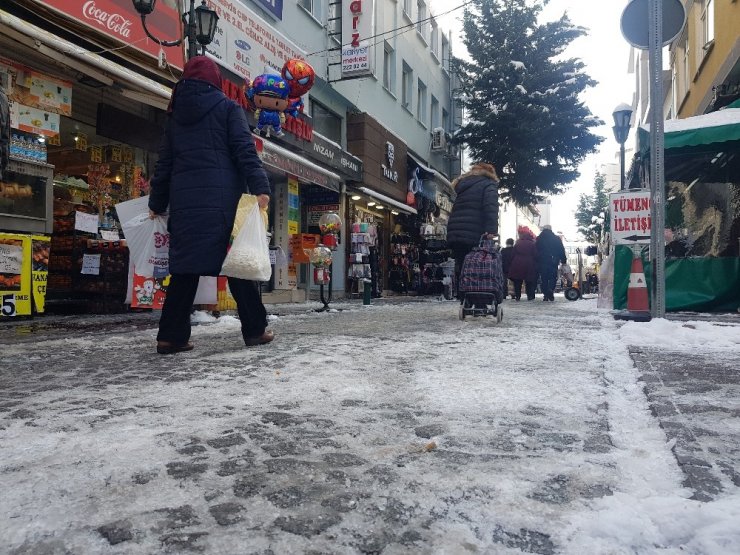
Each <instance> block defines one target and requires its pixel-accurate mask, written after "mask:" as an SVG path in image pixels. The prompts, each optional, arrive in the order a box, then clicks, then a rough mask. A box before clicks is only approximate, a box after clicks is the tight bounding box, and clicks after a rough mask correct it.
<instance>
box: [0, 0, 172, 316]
mask: <svg viewBox="0 0 740 555" xmlns="http://www.w3.org/2000/svg"><path fill="white" fill-rule="evenodd" d="M41 4H44V5H48V6H49V7H51V8H53V9H54V10H55V12H54V13H55V15H56V20H57V21H60V18H59V16H62V17H64V16H69V17H70V18H72V17H74V15H75V14H73V13H71V12H69V13H67V10H68V9H69V10H74V9H76V7H75V6H71V5H70V6H67V4H65V3H59V8H58V10H57V8H56V3H55V2H42V3H41ZM78 7H79V6H78ZM40 9H43V7H40ZM131 11H132V13H133V14H135V12H133V7H132V8H131ZM171 15H172V17H173V18H174V22H175V26H177V24H178V21H179V16H178V14H177V12H176V11H173V12H172V14H171ZM132 17H133V15H132ZM80 21H82V22H83V23H80V22H78V21H76V20H75V21H72V20H70V21H69V22H68V23H69V25H70V26H85V25H90V26H93V25H95V23H91V22H89V21H88V20H86V19H85V18H81V19H80ZM0 22H1V23H2V25H0V51H2V52H3V56H2V57H0V79H2V82H3V86H4V88H5V89H6V91H7V92H8V96H9V99H10V102H11V129H12V141H11V167H10V170H11V171H10V172H9V173H8V175H7V176H6V178H5V181H4V182H3V183H2V184H1V185H0V187H1V188H0V231H5V232H14V233H16V234H19V235H21V236H27V237H29V238H30V243H29V245H30V257H31V258H30V262H31V263H30V264H29V265H26V264H25V257H26V256H27V255H26V254H25V253H26V249H25V246H24V247H23V251H22V252H23V253H24V254H23V260H22V262H21V264H20V265H16V264H11V265H10V266H12V267H11V268H10V270H11V272H13V271H21V273H20V274H18V275H19V276H20V278H17V279H19V280H20V281H21V282H22V283H21V285H22V286H23V288H25V284H26V282H27V281H28V280H29V279H30V280H32V282H33V288H32V289H33V297H34V298H33V303H28V304H26V303H24V302H16V303H15V304H16V306H18V307H21V306H23V307H25V306H30V307H32V309H30V310H27V309H25V308H24V309H23V310H22V311H16V313H15V315H29V314H31V313H32V312H36V313H38V312H43V311H44V309H55V308H58V307H62V306H64V307H66V308H68V309H72V308H73V309H74V310H77V311H85V312H110V311H119V310H123V309H124V307H125V305H124V297H125V293H126V288H127V276H128V274H127V267H128V252H127V249H126V247H125V241H123V240H121V235H120V233H119V229H120V225H119V222H118V221H117V220H116V215H115V211H114V210H113V206H114V204H116V203H117V202H120V201H122V200H128V199H130V198H132V197H136V196H139V195H142V194H146V187H147V179H148V176H149V175H150V173H151V171H152V169H153V167H154V162H155V161H156V150H157V145H158V142H159V138H160V136H161V130H162V126H161V123H162V122H163V120H164V111H163V110H162V108H163V107H165V106H166V104H167V100H168V98H169V94H170V87H169V86H165V85H162V84H160V83H158V82H156V81H154V80H152V79H149V78H147V77H144V76H143V75H140V74H139V73H137V72H135V71H132V70H129V69H127V68H125V67H123V66H121V65H118V64H116V63H114V62H112V61H110V60H108V59H105V58H102V57H101V56H99V55H97V54H94V53H92V52H90V51H87V50H85V49H83V48H82V47H80V46H79V45H75V44H72V43H70V42H68V41H66V40H64V39H63V38H61V37H60V36H59V34H61V30H60V31H59V34H56V33H55V32H51V31H49V30H45V29H42V28H40V27H38V26H35V25H32V24H31V23H29V22H28V21H26V20H24V19H22V18H21V17H19V16H17V15H14V14H10V13H8V12H5V11H0ZM90 28H91V29H92V28H93V27H90ZM106 31H108V32H110V33H111V35H112V34H113V33H114V31H113V30H110V29H106ZM95 32H97V31H95ZM86 35H90V33H86ZM107 38H109V39H111V40H114V39H115V40H120V39H119V38H116V37H115V36H108V37H107ZM63 53H64V54H63ZM137 55H139V56H141V58H142V59H144V58H146V56H147V54H146V53H145V52H139V53H138V54H137ZM181 59H182V58H181V57H180V67H181ZM153 63H156V62H154V61H153ZM172 63H173V64H176V63H177V56H174V57H173V59H172ZM175 67H176V66H175ZM9 240H10V241H18V240H19V239H9ZM21 243H23V240H21ZM16 246H18V245H17V244H16ZM26 266H28V267H29V268H30V270H29V271H30V274H29V273H27V272H26V271H25V270H24V268H26ZM6 269H8V268H6ZM4 275H7V273H4ZM4 281H5V280H4ZM0 289H2V295H4V297H7V296H8V295H9V294H14V295H15V296H16V299H15V300H16V301H25V300H26V298H25V297H26V295H25V294H23V293H20V292H14V291H11V292H10V293H9V292H8V291H6V290H5V288H0ZM45 301H46V302H45ZM6 302H8V301H7V299H6ZM7 312H8V311H6V315H10V314H7Z"/></svg>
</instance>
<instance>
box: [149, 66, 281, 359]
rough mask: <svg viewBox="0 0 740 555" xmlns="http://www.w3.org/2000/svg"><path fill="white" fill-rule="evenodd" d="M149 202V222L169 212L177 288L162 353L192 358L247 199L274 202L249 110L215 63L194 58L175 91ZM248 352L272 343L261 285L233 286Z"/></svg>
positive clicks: (162, 328)
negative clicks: (203, 279)
mask: <svg viewBox="0 0 740 555" xmlns="http://www.w3.org/2000/svg"><path fill="white" fill-rule="evenodd" d="M167 112H168V118H167V123H166V127H165V133H164V137H163V139H162V143H161V145H160V148H159V160H158V161H157V164H156V167H155V170H154V176H153V177H152V180H151V193H150V198H149V210H150V215H151V216H152V217H154V215H156V214H163V213H165V212H168V211H169V223H168V226H169V231H170V274H171V279H170V284H169V286H168V288H167V297H166V299H165V303H164V307H163V309H162V316H161V318H160V321H159V334H158V335H157V352H159V353H161V354H171V353H176V352H180V351H189V350H191V349H192V348H193V344H192V343H190V309H191V307H192V305H193V301H194V300H195V292H196V290H197V288H198V280H199V278H200V276H217V275H219V273H220V272H221V266H222V264H223V261H224V258H225V257H226V251H227V248H228V245H229V238H230V235H231V229H232V227H233V225H234V218H235V216H236V207H237V205H238V204H239V199H240V198H241V195H242V193H251V194H253V195H257V197H258V202H259V205H260V207H261V208H264V207H265V206H267V204H268V202H269V200H270V196H269V195H270V183H269V181H268V178H267V174H266V173H265V170H264V168H263V167H262V162H261V161H260V159H259V157H258V155H257V151H256V150H255V147H254V141H253V140H252V135H251V133H250V130H249V125H248V124H247V119H246V116H245V115H244V112H243V110H242V108H241V107H240V106H239V105H238V104H236V103H235V102H233V101H232V100H230V99H228V98H227V97H226V95H224V93H223V92H222V91H221V72H220V71H219V69H218V66H217V65H216V63H215V62H214V61H212V60H211V59H209V58H206V57H205V56H195V57H193V58H191V59H190V60H189V61H188V62H187V64H185V71H184V72H183V75H182V78H181V79H180V81H178V82H177V84H176V85H175V87H174V89H173V90H172V99H171V100H170V106H169V108H168V110H167ZM229 289H230V290H231V294H232V295H233V296H234V300H235V301H236V304H237V309H238V312H239V318H240V320H241V326H242V335H243V338H244V342H245V344H246V345H248V346H250V345H259V344H262V343H269V342H270V341H272V339H273V334H272V332H271V331H265V330H266V328H267V312H266V310H265V307H264V305H263V304H262V301H261V300H260V295H259V285H258V283H256V282H251V281H246V280H242V279H236V278H231V277H230V278H229Z"/></svg>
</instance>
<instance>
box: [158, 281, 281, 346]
mask: <svg viewBox="0 0 740 555" xmlns="http://www.w3.org/2000/svg"><path fill="white" fill-rule="evenodd" d="M199 279H200V276H197V275H193V274H174V275H172V276H170V284H169V286H168V287H167V297H166V298H165V300H164V306H163V307H162V316H161V318H160V319H159V333H158V334H157V341H168V342H170V343H174V344H176V345H181V344H184V343H187V342H188V341H189V340H190V311H191V309H192V307H193V301H194V300H195V292H196V291H197V290H198V280H199ZM229 289H230V290H231V295H232V296H233V297H234V300H235V301H236V308H237V311H238V312H239V320H241V324H242V336H243V337H244V339H247V338H249V337H257V336H259V335H262V334H263V333H264V332H265V328H267V311H266V310H265V305H263V304H262V300H261V299H260V290H259V283H258V282H256V281H247V280H245V279H237V278H232V277H230V278H229Z"/></svg>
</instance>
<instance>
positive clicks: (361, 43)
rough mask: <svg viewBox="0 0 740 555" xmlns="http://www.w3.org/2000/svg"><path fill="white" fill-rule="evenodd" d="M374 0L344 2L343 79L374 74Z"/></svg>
mask: <svg viewBox="0 0 740 555" xmlns="http://www.w3.org/2000/svg"><path fill="white" fill-rule="evenodd" d="M373 8H374V4H373V0H345V1H344V2H342V77H349V76H352V77H357V76H360V75H371V74H372V72H373V58H372V55H373V39H372V36H373V34H374V33H373V21H374V19H375V16H374V13H373Z"/></svg>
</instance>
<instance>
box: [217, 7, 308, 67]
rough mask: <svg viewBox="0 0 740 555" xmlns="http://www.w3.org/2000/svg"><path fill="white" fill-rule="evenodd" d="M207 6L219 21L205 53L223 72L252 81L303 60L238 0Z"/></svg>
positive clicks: (290, 44) (297, 50)
mask: <svg viewBox="0 0 740 555" xmlns="http://www.w3.org/2000/svg"><path fill="white" fill-rule="evenodd" d="M267 3H268V4H270V3H271V2H267ZM208 4H209V6H210V7H211V8H212V9H215V10H216V12H217V13H218V17H219V20H218V28H217V29H216V36H215V37H214V39H213V42H212V43H211V44H209V45H208V46H207V47H206V51H207V52H208V53H209V54H210V55H211V56H212V57H213V58H214V60H215V61H216V62H218V63H219V64H221V65H222V66H224V67H225V68H226V69H228V70H230V71H232V72H234V73H236V74H237V75H239V76H241V77H243V78H244V79H246V80H248V81H252V80H253V79H254V78H255V77H257V76H258V75H261V74H263V73H280V70H281V69H282V67H283V64H285V62H286V60H290V59H291V58H299V59H304V58H305V56H306V53H305V52H304V51H302V50H301V49H300V48H299V47H298V46H296V45H295V44H294V43H293V42H291V41H290V40H288V39H287V38H286V37H285V36H283V35H282V34H280V33H279V32H278V31H276V30H275V29H274V28H273V27H272V25H271V24H269V23H267V22H266V21H265V20H264V19H262V18H261V17H260V16H258V15H257V14H256V13H255V12H254V11H252V10H250V9H249V8H247V7H246V6H245V5H244V4H243V3H241V2H239V1H238V0H209V2H208ZM281 4H282V3H281ZM281 7H282V6H281Z"/></svg>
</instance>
